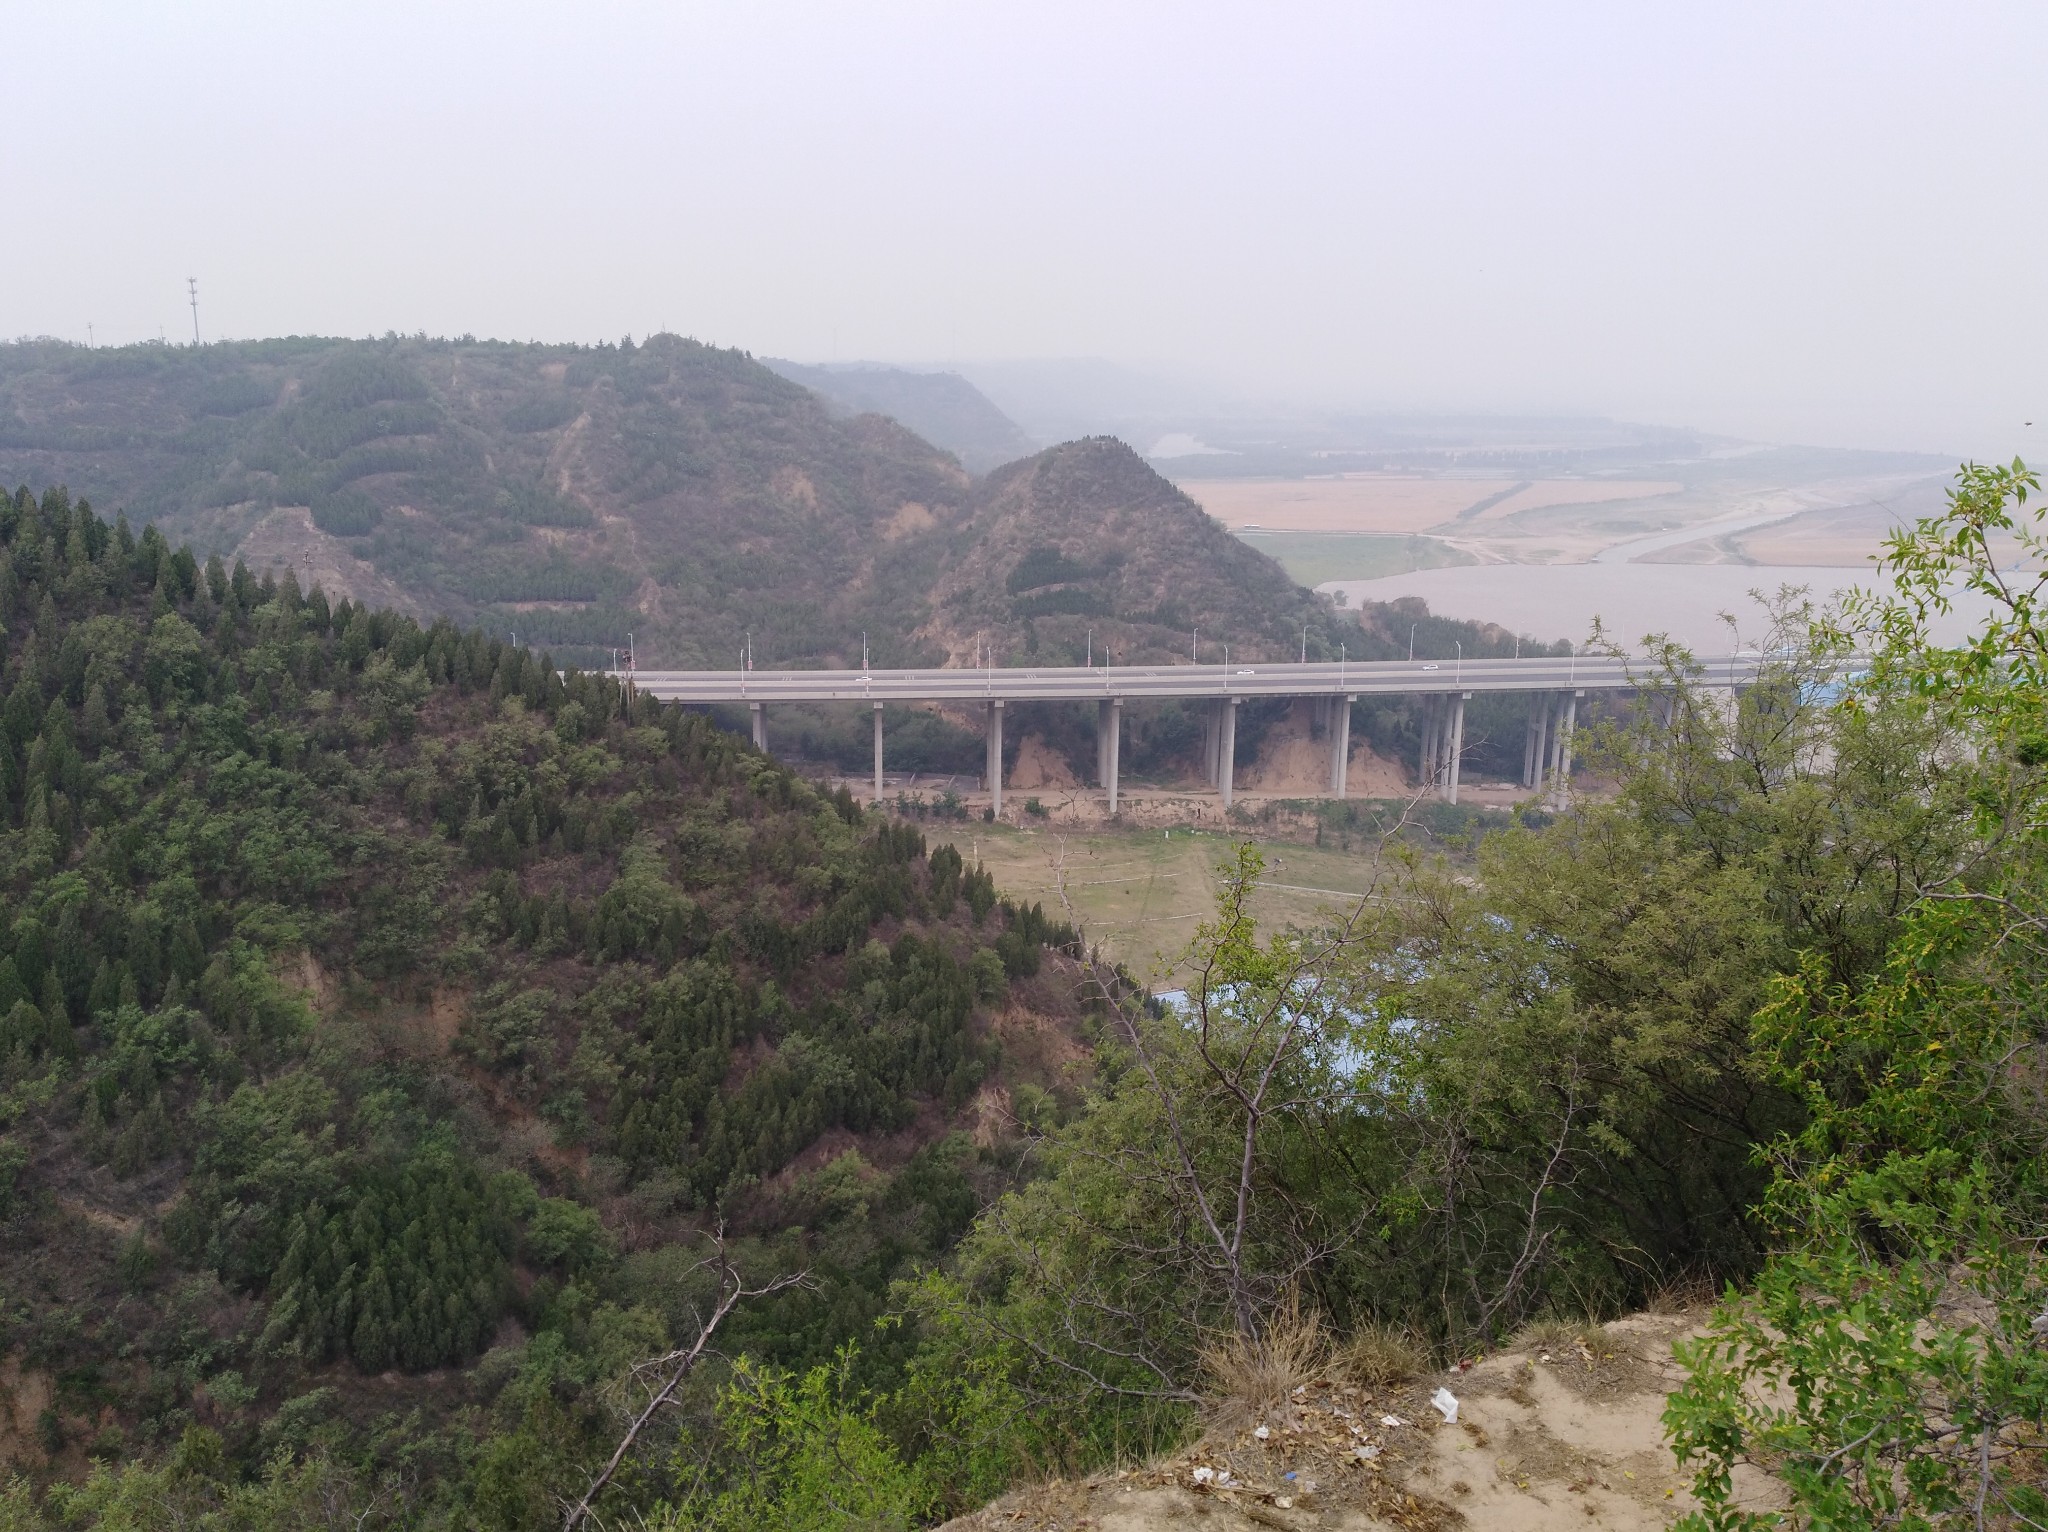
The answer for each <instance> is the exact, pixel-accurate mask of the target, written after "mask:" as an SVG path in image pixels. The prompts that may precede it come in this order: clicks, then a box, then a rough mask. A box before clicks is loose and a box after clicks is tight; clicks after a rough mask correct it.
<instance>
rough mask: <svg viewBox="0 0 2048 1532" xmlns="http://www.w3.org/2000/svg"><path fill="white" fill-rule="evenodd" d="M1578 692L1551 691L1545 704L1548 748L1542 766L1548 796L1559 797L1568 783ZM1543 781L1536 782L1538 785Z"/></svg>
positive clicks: (1540, 785)
mask: <svg viewBox="0 0 2048 1532" xmlns="http://www.w3.org/2000/svg"><path fill="white" fill-rule="evenodd" d="M1581 695H1582V693H1579V692H1575V691H1573V692H1552V693H1551V695H1550V707H1549V713H1550V717H1549V725H1550V729H1549V734H1550V751H1549V760H1548V761H1547V763H1546V765H1547V766H1548V770H1547V771H1546V772H1545V773H1544V775H1545V776H1546V777H1547V779H1548V782H1547V790H1548V793H1549V795H1550V796H1551V797H1553V798H1559V797H1561V796H1562V795H1563V793H1564V790H1565V788H1566V787H1567V786H1569V785H1570V783H1571V775H1572V735H1573V733H1574V732H1575V731H1576V730H1577V728H1578V722H1579V698H1580V696H1581ZM1545 785H1546V784H1545V783H1543V782H1541V781H1539V783H1538V786H1539V787H1542V786H1545Z"/></svg>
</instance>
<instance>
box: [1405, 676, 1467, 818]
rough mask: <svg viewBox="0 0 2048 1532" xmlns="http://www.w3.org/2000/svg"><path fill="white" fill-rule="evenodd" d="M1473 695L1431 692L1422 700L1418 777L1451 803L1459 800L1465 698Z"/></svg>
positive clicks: (1463, 748)
mask: <svg viewBox="0 0 2048 1532" xmlns="http://www.w3.org/2000/svg"><path fill="white" fill-rule="evenodd" d="M1470 695H1471V694H1470V693H1469V692H1431V693H1429V694H1428V695H1427V696H1425V697H1424V698H1423V699H1422V750H1421V760H1420V761H1418V762H1417V768H1418V770H1417V775H1418V776H1419V777H1420V779H1421V783H1422V785H1423V786H1424V787H1433V788H1435V789H1436V790H1437V793H1438V795H1439V796H1441V797H1443V798H1445V799H1447V800H1448V801H1449V802H1452V803H1456V802H1457V801H1458V777H1459V768H1460V764H1461V761H1462V759H1463V756H1464V752H1465V699H1466V698H1467V697H1468V696H1470Z"/></svg>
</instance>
